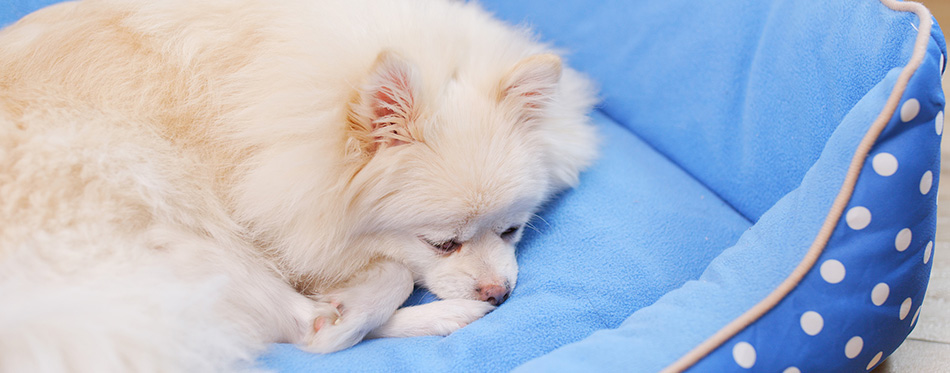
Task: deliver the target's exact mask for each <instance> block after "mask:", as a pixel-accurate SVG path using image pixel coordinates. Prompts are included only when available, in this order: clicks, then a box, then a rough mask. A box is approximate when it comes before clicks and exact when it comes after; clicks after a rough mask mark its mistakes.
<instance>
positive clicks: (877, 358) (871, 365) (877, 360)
mask: <svg viewBox="0 0 950 373" xmlns="http://www.w3.org/2000/svg"><path fill="white" fill-rule="evenodd" d="M882 357H884V352H878V353H877V355H874V357H873V358H871V362H870V363H868V367H867V370H871V368H874V366H875V365H877V363H880V362H881V358H882Z"/></svg>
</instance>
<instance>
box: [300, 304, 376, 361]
mask: <svg viewBox="0 0 950 373" xmlns="http://www.w3.org/2000/svg"><path fill="white" fill-rule="evenodd" d="M323 304H324V305H325V306H324V307H320V308H318V309H317V312H316V316H315V317H314V318H313V325H312V330H311V331H310V333H309V336H308V338H307V340H306V341H305V342H304V345H303V346H302V348H303V349H304V350H307V351H310V352H316V353H321V354H326V353H330V352H336V351H340V350H343V349H346V348H349V347H352V346H353V345H355V344H357V343H359V342H360V341H361V340H363V337H364V336H366V333H367V332H368V330H366V329H367V322H366V320H365V317H363V316H364V315H362V314H361V313H360V312H358V311H357V310H344V306H343V305H342V304H341V303H340V302H338V301H331V302H328V303H323Z"/></svg>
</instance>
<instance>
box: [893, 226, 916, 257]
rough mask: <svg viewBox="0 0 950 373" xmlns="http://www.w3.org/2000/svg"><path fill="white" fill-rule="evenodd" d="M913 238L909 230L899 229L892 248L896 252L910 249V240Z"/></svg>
mask: <svg viewBox="0 0 950 373" xmlns="http://www.w3.org/2000/svg"><path fill="white" fill-rule="evenodd" d="M913 237H914V236H913V234H911V232H910V228H904V229H901V231H900V232H897V237H896V238H894V248H896V249H897V251H904V250H907V248H908V247H910V240H911V238H913Z"/></svg>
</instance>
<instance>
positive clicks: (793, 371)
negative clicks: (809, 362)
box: [782, 367, 802, 373]
mask: <svg viewBox="0 0 950 373" xmlns="http://www.w3.org/2000/svg"><path fill="white" fill-rule="evenodd" d="M782 373H802V371H801V369H798V368H796V367H788V368H785V370H783V371H782Z"/></svg>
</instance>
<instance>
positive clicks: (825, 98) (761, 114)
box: [480, 0, 915, 221]
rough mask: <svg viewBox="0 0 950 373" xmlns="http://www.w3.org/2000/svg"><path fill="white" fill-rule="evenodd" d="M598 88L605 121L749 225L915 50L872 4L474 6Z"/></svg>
mask: <svg viewBox="0 0 950 373" xmlns="http://www.w3.org/2000/svg"><path fill="white" fill-rule="evenodd" d="M480 2H481V3H482V4H483V5H484V6H485V7H486V8H488V9H489V10H492V11H495V12H496V14H497V15H498V16H499V17H501V18H503V19H506V20H508V21H510V22H512V23H526V24H528V25H530V26H532V27H533V28H534V29H535V30H536V31H537V32H538V33H539V34H541V35H542V36H543V40H546V41H550V42H552V43H553V44H554V45H555V46H557V47H560V48H563V49H564V50H566V51H567V52H568V53H569V57H568V64H569V65H571V66H573V67H575V68H578V69H580V70H582V71H584V72H586V73H588V74H589V75H591V76H592V77H593V78H594V79H595V80H596V81H598V82H599V83H600V85H601V88H602V92H603V96H604V102H603V105H602V110H603V111H604V112H606V113H607V114H608V115H609V116H610V117H611V118H614V119H616V120H617V121H618V122H619V123H621V124H623V125H624V126H627V127H628V128H630V129H631V130H632V131H633V132H634V133H635V134H637V135H638V136H640V137H641V138H643V139H644V140H645V141H646V142H647V143H649V144H650V145H652V146H653V147H655V148H656V149H657V150H659V151H660V152H661V153H662V154H664V155H666V156H668V157H669V158H671V159H672V160H673V161H674V162H676V163H677V164H679V165H680V166H681V167H683V168H684V169H686V170H687V172H689V173H690V174H691V175H693V176H694V177H696V178H697V179H699V180H700V181H701V182H703V183H704V184H706V185H708V186H709V187H710V189H713V190H715V191H716V192H717V193H719V195H720V196H722V197H723V199H724V200H726V202H728V203H729V204H731V205H732V206H734V207H735V208H736V209H737V210H739V211H740V212H741V213H742V214H743V215H745V216H746V217H748V218H749V219H751V220H753V221H755V220H758V218H759V217H760V216H761V215H762V213H763V212H765V210H767V209H769V208H770V207H771V206H772V205H773V204H774V203H775V202H776V201H778V199H779V198H781V197H782V196H783V195H785V194H786V193H788V192H789V191H791V190H792V189H794V188H795V187H797V186H798V184H799V183H800V182H801V180H802V176H804V174H805V171H807V170H808V168H809V167H811V165H812V164H813V163H814V162H815V160H816V159H817V158H818V155H819V153H820V152H821V150H822V149H823V148H824V144H825V141H826V140H827V139H828V137H829V136H830V135H831V133H832V132H833V131H834V129H835V127H836V126H837V125H838V123H840V122H841V120H842V118H844V115H845V114H846V113H847V112H848V111H849V110H850V109H851V107H852V106H854V104H855V103H857V102H858V100H859V99H860V98H861V97H862V96H864V94H865V93H867V92H868V90H870V89H871V87H873V86H874V85H875V84H877V82H879V81H880V80H881V79H882V78H883V77H884V75H885V74H886V73H887V72H888V71H889V70H890V69H892V68H894V67H898V66H901V65H903V64H904V62H905V60H906V57H905V56H909V52H910V47H911V45H912V44H913V41H914V38H913V31H914V29H913V28H911V23H912V21H913V20H915V17H914V16H913V15H908V14H905V13H899V12H894V11H891V10H887V9H885V7H884V6H883V5H881V4H880V3H879V2H877V1H855V0H822V1H801V0H756V1H743V0H728V1H695V0H664V1H629V0H604V1H594V2H592V1H586V0H564V1H558V2H557V4H556V5H554V4H553V3H551V2H550V1H547V0H519V1H506V0H480Z"/></svg>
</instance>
